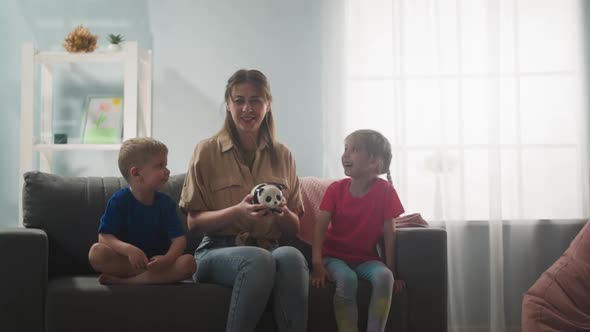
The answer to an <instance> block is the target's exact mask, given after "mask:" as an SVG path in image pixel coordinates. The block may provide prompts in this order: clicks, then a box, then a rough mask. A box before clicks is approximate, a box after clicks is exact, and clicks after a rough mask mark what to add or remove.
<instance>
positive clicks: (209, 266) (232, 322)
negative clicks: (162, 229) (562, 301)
mask: <svg viewBox="0 0 590 332" xmlns="http://www.w3.org/2000/svg"><path fill="white" fill-rule="evenodd" d="M204 241H205V239H204ZM195 259H196V261H197V272H196V273H195V279H196V281H198V282H202V283H215V284H221V285H225V286H228V287H232V288H233V289H232V297H231V303H230V307H229V312H228V316H227V323H226V331H227V332H236V331H254V329H255V328H256V324H257V323H258V320H259V318H260V317H261V316H262V313H263V312H264V309H265V307H266V304H267V302H268V299H269V298H270V296H271V294H272V297H273V309H274V316H275V321H276V324H277V326H278V330H279V331H285V332H286V331H289V332H298V331H301V332H303V331H306V329H307V294H308V287H309V269H308V267H307V264H306V262H305V259H304V258H303V255H302V254H301V252H300V251H299V250H297V249H295V248H293V247H278V248H276V249H273V250H272V251H268V250H265V249H261V248H258V247H251V246H240V247H221V248H204V249H203V248H201V246H200V247H199V249H197V251H196V252H195Z"/></svg>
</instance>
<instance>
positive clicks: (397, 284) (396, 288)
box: [393, 279, 406, 294]
mask: <svg viewBox="0 0 590 332" xmlns="http://www.w3.org/2000/svg"><path fill="white" fill-rule="evenodd" d="M404 288H406V282H405V281H403V280H401V279H395V280H394V282H393V294H398V293H399V292H401V291H402V289H404Z"/></svg>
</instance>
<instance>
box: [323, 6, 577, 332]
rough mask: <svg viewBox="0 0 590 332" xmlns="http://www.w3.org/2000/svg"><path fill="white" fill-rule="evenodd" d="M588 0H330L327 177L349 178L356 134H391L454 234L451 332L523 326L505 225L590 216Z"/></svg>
mask: <svg viewBox="0 0 590 332" xmlns="http://www.w3.org/2000/svg"><path fill="white" fill-rule="evenodd" d="M581 7H582V4H581V1H577V0H405V1H404V0H346V1H344V0H340V1H337V0H324V1H323V16H324V20H323V22H324V27H323V28H324V29H323V31H324V35H323V40H324V43H323V47H324V53H323V54H324V57H323V68H324V72H323V80H324V81H323V92H322V95H323V112H324V123H325V126H324V127H325V132H324V147H325V154H324V155H325V156H326V158H325V160H324V171H325V174H324V176H328V177H342V176H343V173H342V169H341V165H340V161H339V160H340V159H339V157H340V154H341V151H342V148H343V143H342V141H343V138H344V137H345V136H346V134H347V133H349V132H351V131H353V130H355V129H360V128H372V129H376V130H379V131H381V132H382V133H383V134H385V135H386V136H387V137H388V138H389V139H390V141H391V143H392V146H393V148H394V151H393V152H394V154H393V155H394V161H393V162H392V169H391V170H392V175H393V178H394V185H395V187H396V188H397V190H398V192H399V193H400V197H401V198H402V202H403V203H404V206H405V208H406V211H407V212H420V213H421V214H422V215H423V216H424V218H425V219H426V220H429V221H431V222H432V223H434V224H436V223H437V222H440V223H441V225H443V226H444V227H445V228H446V229H447V231H448V246H449V247H448V257H449V261H448V267H449V325H450V330H452V331H475V330H482V331H488V330H489V331H493V332H496V331H506V330H510V329H511V327H514V328H515V329H518V326H517V325H518V324H519V321H518V318H511V319H509V320H511V321H510V322H508V321H507V319H506V317H507V316H509V317H512V316H513V315H511V314H510V313H508V312H507V310H508V309H507V308H520V307H519V306H520V304H519V303H512V304H510V305H508V304H507V303H506V299H505V295H504V294H505V292H506V289H507V285H505V280H506V278H505V275H504V266H505V262H504V259H505V258H504V257H506V256H507V255H510V254H511V253H507V252H504V250H505V243H506V240H505V239H503V231H502V229H503V225H504V224H505V223H506V221H509V220H510V221H517V220H518V221H523V223H527V222H530V223H534V222H535V221H532V220H546V219H552V220H563V219H577V218H586V217H587V216H588V204H587V202H588V185H587V183H588V177H587V175H588V170H587V144H586V141H587V120H586V115H585V114H586V103H585V97H586V96H585V86H584V74H585V71H584V66H583V65H582V64H583V61H584V47H583V38H582V33H583V31H582V29H583V24H582V8H581ZM526 220H531V221H526ZM474 225H480V226H482V227H485V228H486V234H487V238H484V241H480V242H478V241H475V240H474V239H473V238H470V236H471V235H470V233H469V232H468V229H469V227H474ZM512 249H514V248H512ZM512 249H511V250H512ZM525 257H526V255H525ZM416 263H417V264H419V262H416ZM471 263H476V264H471ZM481 264H485V265H486V266H485V267H484V268H483V269H482V268H481ZM482 271H484V272H483V273H484V275H482V274H481V273H482ZM524 290H526V289H523V290H522V291H524ZM480 295H481V296H480ZM517 298H518V297H517ZM511 301H513V300H512V299H511ZM514 301H516V300H514ZM514 301H513V302H514Z"/></svg>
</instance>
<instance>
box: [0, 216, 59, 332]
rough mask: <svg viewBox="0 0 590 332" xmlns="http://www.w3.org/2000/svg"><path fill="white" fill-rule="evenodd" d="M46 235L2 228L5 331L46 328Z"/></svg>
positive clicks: (0, 290) (0, 303) (0, 298)
mask: <svg viewBox="0 0 590 332" xmlns="http://www.w3.org/2000/svg"><path fill="white" fill-rule="evenodd" d="M47 245H48V241H47V234H45V232H44V231H42V230H39V229H27V228H15V229H0V262H2V273H0V322H2V330H3V331H27V332H28V331H31V332H33V331H43V322H44V303H45V293H46V290H47V250H48V247H47Z"/></svg>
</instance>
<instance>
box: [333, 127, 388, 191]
mask: <svg viewBox="0 0 590 332" xmlns="http://www.w3.org/2000/svg"><path fill="white" fill-rule="evenodd" d="M349 140H353V141H355V142H358V143H360V144H362V145H363V147H364V148H365V149H366V150H367V153H368V154H369V156H373V157H377V158H379V160H380V165H379V166H380V167H379V170H378V173H379V174H387V181H389V182H390V183H391V172H390V170H389V167H390V165H391V158H392V154H391V144H390V143H389V140H387V138H386V137H385V136H383V134H381V133H380V132H378V131H376V130H371V129H360V130H357V131H354V132H352V133H350V134H349V135H348V136H346V138H345V139H344V142H348V141H349Z"/></svg>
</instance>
